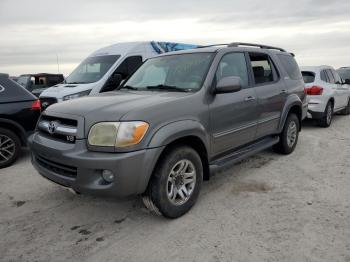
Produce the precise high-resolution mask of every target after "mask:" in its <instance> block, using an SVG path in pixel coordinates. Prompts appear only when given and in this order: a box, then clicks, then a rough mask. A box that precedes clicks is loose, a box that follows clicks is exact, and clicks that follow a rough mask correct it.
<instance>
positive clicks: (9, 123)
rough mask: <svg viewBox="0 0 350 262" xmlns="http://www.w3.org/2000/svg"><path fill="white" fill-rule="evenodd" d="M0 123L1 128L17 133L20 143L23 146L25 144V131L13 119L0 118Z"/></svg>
mask: <svg viewBox="0 0 350 262" xmlns="http://www.w3.org/2000/svg"><path fill="white" fill-rule="evenodd" d="M0 124H1V127H2V128H5V129H8V130H11V131H12V132H14V133H15V135H17V136H18V137H19V139H20V141H21V145H22V146H25V145H26V144H27V139H26V132H25V130H24V128H23V127H22V126H21V125H19V124H18V123H16V122H15V121H13V120H9V119H5V118H0Z"/></svg>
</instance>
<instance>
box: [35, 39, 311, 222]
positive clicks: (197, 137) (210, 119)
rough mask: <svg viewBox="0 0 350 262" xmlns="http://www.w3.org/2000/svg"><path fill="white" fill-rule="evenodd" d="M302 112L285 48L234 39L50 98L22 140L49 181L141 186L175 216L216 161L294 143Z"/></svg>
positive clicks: (148, 199) (102, 189)
mask: <svg viewBox="0 0 350 262" xmlns="http://www.w3.org/2000/svg"><path fill="white" fill-rule="evenodd" d="M256 47H258V48H256ZM306 112H307V103H306V95H305V93H304V82H303V78H302V75H301V72H300V70H299V67H298V65H297V63H296V61H295V59H294V57H293V55H292V54H290V53H288V52H286V51H285V50H283V49H280V48H275V47H270V46H262V45H258V46H256V45H253V44H244V43H232V44H229V45H222V46H212V47H203V48H197V49H191V50H185V51H178V52H176V53H168V54H162V55H160V56H157V57H153V58H150V59H148V60H147V61H146V62H145V63H143V64H142V65H141V67H139V68H138V70H136V72H135V73H134V74H132V75H131V77H130V78H128V80H127V81H126V82H124V83H123V84H122V86H121V87H120V88H119V90H118V91H117V92H109V93H104V94H101V95H99V96H89V97H85V98H81V99H77V100H75V101H67V102H64V103H59V104H54V105H51V106H50V107H48V108H47V109H46V110H45V111H44V113H43V114H42V117H41V118H40V121H39V123H38V129H37V131H36V132H35V134H34V135H33V136H31V138H30V140H29V144H30V148H31V152H32V163H33V165H34V167H35V168H36V169H37V171H38V172H39V173H40V174H41V175H42V176H43V177H45V178H47V179H49V180H50V181H53V182H55V183H57V184H59V185H62V186H65V187H68V188H71V189H73V190H75V191H76V192H79V193H87V194H96V195H102V196H119V197H125V196H129V195H137V194H139V195H142V196H143V200H144V203H145V205H146V207H148V208H149V209H150V210H152V211H153V212H154V213H157V214H162V215H164V216H166V217H169V218H176V217H179V216H182V215H183V214H185V213H186V212H187V211H188V210H189V209H190V208H191V207H192V206H193V205H194V204H195V202H196V200H197V198H198V195H199V192H200V188H201V184H202V181H203V180H208V179H209V178H210V173H211V172H213V171H214V170H217V169H219V168H222V167H224V166H226V165H231V164H233V163H235V162H237V161H240V160H241V159H243V158H246V157H248V156H251V155H253V154H255V153H257V152H259V151H261V150H264V149H266V148H268V147H272V146H273V147H274V149H275V150H276V151H277V152H279V153H282V154H290V153H291V152H293V151H294V149H295V147H296V145H297V142H298V135H299V131H300V130H301V121H302V120H303V119H304V118H305V117H306Z"/></svg>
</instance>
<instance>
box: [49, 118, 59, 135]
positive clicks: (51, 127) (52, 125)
mask: <svg viewBox="0 0 350 262" xmlns="http://www.w3.org/2000/svg"><path fill="white" fill-rule="evenodd" d="M58 125H59V122H58V121H51V122H50V123H49V126H48V131H49V133H50V134H51V135H52V134H54V133H55V131H56V129H57V127H58Z"/></svg>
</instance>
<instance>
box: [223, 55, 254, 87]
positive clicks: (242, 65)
mask: <svg viewBox="0 0 350 262" xmlns="http://www.w3.org/2000/svg"><path fill="white" fill-rule="evenodd" d="M229 76H238V77H240V78H241V80H242V82H241V84H242V87H247V86H248V70H247V62H246V59H245V55H244V54H243V53H231V54H227V55H225V56H224V57H223V58H222V59H221V61H220V63H219V66H218V69H217V71H216V82H217V83H218V82H219V81H220V80H221V79H222V78H224V77H229Z"/></svg>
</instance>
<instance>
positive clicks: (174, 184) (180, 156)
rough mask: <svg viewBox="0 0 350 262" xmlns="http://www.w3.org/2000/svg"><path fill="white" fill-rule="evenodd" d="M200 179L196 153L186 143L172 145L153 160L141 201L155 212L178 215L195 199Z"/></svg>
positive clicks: (190, 205)
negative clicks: (149, 177) (153, 164)
mask: <svg viewBox="0 0 350 262" xmlns="http://www.w3.org/2000/svg"><path fill="white" fill-rule="evenodd" d="M202 180H203V165H202V161H201V158H200V157H199V155H198V153H197V152H196V151H195V150H194V149H192V148H190V147H188V146H177V147H174V148H172V149H170V150H168V151H167V152H166V153H165V155H163V156H162V157H161V159H160V161H159V163H158V164H157V166H156V169H155V172H154V174H153V176H152V178H151V180H150V183H149V185H148V188H147V191H146V192H145V194H144V195H143V197H142V199H143V203H144V204H145V206H146V207H147V208H148V209H149V210H150V211H152V212H153V213H155V214H157V215H163V216H165V217H167V218H178V217H180V216H182V215H184V214H185V213H187V212H188V211H189V210H190V209H191V208H192V206H193V205H194V204H195V203H196V201H197V198H198V195H199V191H200V188H201V184H202Z"/></svg>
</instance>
